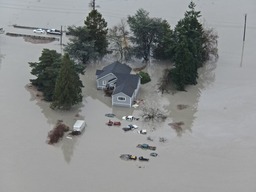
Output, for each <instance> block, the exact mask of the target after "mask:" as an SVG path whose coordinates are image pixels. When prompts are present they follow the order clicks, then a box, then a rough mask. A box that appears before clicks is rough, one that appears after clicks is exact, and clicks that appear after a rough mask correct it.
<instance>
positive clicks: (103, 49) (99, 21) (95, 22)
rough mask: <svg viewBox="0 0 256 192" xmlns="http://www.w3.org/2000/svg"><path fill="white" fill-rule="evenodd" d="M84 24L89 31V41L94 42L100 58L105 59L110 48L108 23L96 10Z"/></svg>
mask: <svg viewBox="0 0 256 192" xmlns="http://www.w3.org/2000/svg"><path fill="white" fill-rule="evenodd" d="M84 24H85V26H86V28H87V29H88V30H89V41H93V42H94V46H95V49H96V51H97V52H98V53H99V56H100V57H103V56H104V55H105V54H107V47H108V41H107V33H108V28H107V22H106V21H105V19H104V18H103V17H102V15H101V14H100V13H99V12H98V11H97V10H96V9H93V10H92V11H91V12H90V13H89V15H88V16H87V17H86V20H85V21H84Z"/></svg>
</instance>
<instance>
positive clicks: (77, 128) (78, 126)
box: [73, 120, 85, 134]
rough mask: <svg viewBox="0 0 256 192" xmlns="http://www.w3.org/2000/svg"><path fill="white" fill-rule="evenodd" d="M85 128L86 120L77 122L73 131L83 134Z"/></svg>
mask: <svg viewBox="0 0 256 192" xmlns="http://www.w3.org/2000/svg"><path fill="white" fill-rule="evenodd" d="M84 128H85V121H84V120H77V121H76V122H75V124H74V125H73V131H74V132H77V133H80V134H81V133H82V132H83V130H84Z"/></svg>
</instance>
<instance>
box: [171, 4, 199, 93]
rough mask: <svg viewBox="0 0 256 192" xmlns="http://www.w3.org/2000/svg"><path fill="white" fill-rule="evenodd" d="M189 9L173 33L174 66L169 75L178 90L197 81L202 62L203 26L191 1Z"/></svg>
mask: <svg viewBox="0 0 256 192" xmlns="http://www.w3.org/2000/svg"><path fill="white" fill-rule="evenodd" d="M189 9H190V10H189V11H186V13H185V17H184V18H183V19H181V20H180V21H179V22H178V24H177V25H176V26H175V30H174V34H173V40H174V45H175V46H174V63H175V68H174V69H172V70H171V75H170V77H171V78H172V80H173V82H174V83H175V84H176V85H177V89H179V90H184V89H185V86H186V85H190V84H196V83H197V77H198V72H197V69H198V68H199V67H201V66H202V63H203V27H202V25H201V24H200V23H199V21H198V18H199V17H200V12H199V11H195V4H194V3H193V2H192V1H191V2H190V4H189Z"/></svg>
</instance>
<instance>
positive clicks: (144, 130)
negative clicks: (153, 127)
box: [138, 129, 147, 135]
mask: <svg viewBox="0 0 256 192" xmlns="http://www.w3.org/2000/svg"><path fill="white" fill-rule="evenodd" d="M138 133H139V134H142V135H146V134H147V130H146V129H142V130H139V131H138Z"/></svg>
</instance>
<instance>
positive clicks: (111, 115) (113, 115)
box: [105, 113, 116, 117]
mask: <svg viewBox="0 0 256 192" xmlns="http://www.w3.org/2000/svg"><path fill="white" fill-rule="evenodd" d="M105 116H106V117H115V116H116V115H115V114H113V113H107V114H105Z"/></svg>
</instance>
